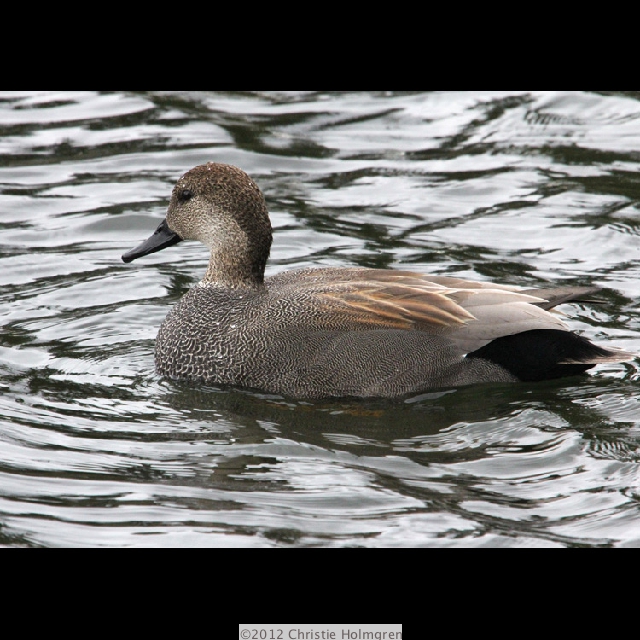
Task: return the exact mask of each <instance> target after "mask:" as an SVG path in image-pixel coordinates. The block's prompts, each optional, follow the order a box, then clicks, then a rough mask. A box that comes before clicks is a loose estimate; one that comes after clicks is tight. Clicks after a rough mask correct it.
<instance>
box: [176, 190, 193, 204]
mask: <svg viewBox="0 0 640 640" xmlns="http://www.w3.org/2000/svg"><path fill="white" fill-rule="evenodd" d="M191 198H193V191H191V189H183V190H182V191H179V192H178V200H179V201H180V202H189V200H191Z"/></svg>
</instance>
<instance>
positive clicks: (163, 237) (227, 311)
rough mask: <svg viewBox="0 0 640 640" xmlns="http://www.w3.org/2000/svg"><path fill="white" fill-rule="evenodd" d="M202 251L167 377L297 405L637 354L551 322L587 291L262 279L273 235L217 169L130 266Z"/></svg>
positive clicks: (178, 204) (179, 191)
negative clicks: (200, 274) (186, 246)
mask: <svg viewBox="0 0 640 640" xmlns="http://www.w3.org/2000/svg"><path fill="white" fill-rule="evenodd" d="M183 240H199V241H200V242H203V243H204V244H205V245H206V246H207V247H209V249H210V251H211V259H210V262H209V268H208V269H207V272H206V274H205V276H204V279H203V280H202V281H201V282H200V283H199V284H198V285H196V286H195V287H193V288H192V289H191V290H190V291H189V292H188V293H187V294H186V295H185V296H184V297H183V298H182V299H181V300H180V302H178V304H177V305H176V306H175V307H174V308H173V309H172V310H171V312H170V313H169V315H168V316H167V318H166V319H165V321H164V322H163V324H162V326H161V328H160V331H159V333H158V338H157V340H156V349H155V360H156V369H157V371H158V373H159V374H161V375H164V376H167V377H169V378H171V379H174V380H188V381H197V382H201V383H203V384H210V385H230V386H234V387H243V388H250V389H255V390H259V391H263V392H267V393H273V394H278V395H284V396H289V397H292V398H300V399H313V398H316V399H317V398H328V397H334V398H335V397H348V396H350V397H361V398H372V397H384V398H398V397H402V396H407V395H409V394H415V393H419V392H422V391H425V390H428V389H434V388H443V387H453V386H460V385H468V384H473V383H486V382H517V381H525V382H533V381H540V380H548V379H553V378H561V377H565V376H573V375H576V374H580V373H584V372H585V371H587V370H588V369H591V368H592V367H593V366H595V365H596V364H599V363H605V362H624V361H627V360H630V359H632V358H634V357H635V356H634V354H632V353H628V352H625V351H622V350H619V349H615V348H611V347H603V346H597V345H594V344H592V343H591V342H589V340H587V339H585V338H583V337H581V336H579V335H576V334H574V333H572V332H570V331H569V329H568V328H567V327H566V325H565V324H564V323H563V322H562V321H561V320H560V319H559V318H558V317H557V315H554V314H552V313H550V312H549V310H550V309H552V308H553V307H555V306H556V305H558V304H561V303H565V302H571V301H574V302H587V301H588V297H589V296H590V295H592V294H593V293H594V291H596V290H595V289H587V288H561V289H543V290H522V289H518V288H514V287H508V286H502V285H495V284H490V283H483V282H470V281H467V280H462V279H459V278H454V277H445V276H426V275H421V274H418V273H413V272H410V271H394V270H386V269H364V268H349V267H346V268H342V267H338V268H318V269H303V270H298V271H290V272H286V273H281V274H278V275H275V276H271V277H268V278H265V276H264V271H265V265H266V263H267V259H268V257H269V253H270V250H271V241H272V229H271V223H270V220H269V213H268V210H267V206H266V203H265V199H264V196H263V195H262V193H261V191H260V189H259V188H258V186H257V185H256V183H255V182H254V181H253V180H252V179H251V178H250V177H249V176H248V175H247V174H246V173H245V172H244V171H242V170H240V169H238V168H236V167H233V166H229V165H225V164H215V163H210V164H207V165H203V166H199V167H195V168H194V169H192V170H191V171H189V172H188V173H186V174H185V175H184V176H182V178H180V180H178V183H177V184H176V186H175V188H174V190H173V194H172V197H171V202H170V204H169V210H168V213H167V218H166V220H165V221H163V222H162V224H161V225H160V226H159V227H158V229H157V230H156V232H155V233H154V234H153V236H152V237H151V238H149V239H148V240H147V241H146V242H144V243H143V244H142V245H140V246H139V247H138V248H136V249H134V250H133V251H130V252H129V253H127V254H125V255H124V256H123V257H122V258H123V260H124V261H125V262H127V263H128V262H131V261H133V260H135V259H137V258H140V257H142V256H146V255H148V254H151V253H155V252H156V251H160V250H162V249H165V248H167V247H170V246H172V245H175V244H177V243H178V242H181V241H183Z"/></svg>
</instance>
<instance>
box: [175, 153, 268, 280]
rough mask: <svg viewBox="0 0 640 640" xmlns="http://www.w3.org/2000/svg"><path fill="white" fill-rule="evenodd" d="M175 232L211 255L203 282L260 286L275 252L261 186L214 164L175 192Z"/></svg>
mask: <svg viewBox="0 0 640 640" xmlns="http://www.w3.org/2000/svg"><path fill="white" fill-rule="evenodd" d="M167 224H168V226H169V228H170V229H171V231H173V232H174V233H177V234H178V235H179V236H180V237H181V238H182V239H183V240H198V241H200V242H202V243H204V244H205V245H207V246H208V247H209V248H210V249H211V261H210V264H209V269H208V270H207V273H206V275H205V277H204V280H203V282H205V283H212V284H220V285H224V286H231V287H238V286H256V285H260V284H262V282H263V281H264V270H265V266H266V262H267V259H268V258H269V252H270V250H271V241H272V230H271V222H270V221H269V213H268V211H267V205H266V203H265V200H264V196H263V195H262V193H261V191H260V189H259V188H258V185H257V184H256V183H255V182H254V181H253V180H252V179H251V178H250V177H249V176H248V175H247V174H246V173H245V172H244V171H242V170H241V169H238V168H237V167H233V166H231V165H227V164H218V163H213V162H210V163H209V164H206V165H201V166H199V167H195V168H194V169H191V171H189V172H187V173H186V174H185V175H183V176H182V177H181V178H180V179H179V180H178V182H177V184H176V186H175V187H174V189H173V194H172V196H171V203H170V204H169V210H168V212H167Z"/></svg>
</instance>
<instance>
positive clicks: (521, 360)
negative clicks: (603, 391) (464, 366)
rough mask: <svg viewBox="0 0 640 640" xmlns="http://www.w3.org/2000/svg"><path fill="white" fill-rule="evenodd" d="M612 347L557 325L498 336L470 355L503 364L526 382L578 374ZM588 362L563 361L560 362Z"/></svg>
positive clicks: (586, 369)
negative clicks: (596, 343)
mask: <svg viewBox="0 0 640 640" xmlns="http://www.w3.org/2000/svg"><path fill="white" fill-rule="evenodd" d="M607 355H609V351H607V350H606V349H602V348H601V347H598V346H596V345H595V344H592V343H591V342H589V340H587V339H586V338H583V337H581V336H578V335H576V334H575V333H570V332H569V331H560V330H557V329H535V330H533V331H525V332H523V333H517V334H516V335H513V336H505V337H503V338H498V339H497V340H494V341H493V342H490V343H489V344H488V345H485V346H484V347H482V349H478V350H477V351H474V352H473V353H470V354H468V355H467V358H484V359H485V360H490V361H491V362H494V363H495V364H498V365H500V366H501V367H504V368H505V369H507V371H509V372H510V373H512V374H513V375H514V376H516V377H517V378H519V379H520V380H522V381H523V382H540V381H542V380H553V379H555V378H565V377H567V376H575V375H579V374H581V373H584V372H585V371H588V370H589V369H591V368H593V367H595V364H593V360H594V359H597V358H602V357H606V356H607ZM566 361H571V362H579V363H580V362H584V363H585V364H560V363H561V362H566Z"/></svg>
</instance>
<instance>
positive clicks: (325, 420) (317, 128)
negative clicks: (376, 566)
mask: <svg viewBox="0 0 640 640" xmlns="http://www.w3.org/2000/svg"><path fill="white" fill-rule="evenodd" d="M639 99H640V93H639V92H625V91H619V92H615V91H571V92H561V91H554V92H545V91H483V92H481V91H472V92H416V91H401V92H391V91H364V92H362V91H361V92H322V91H270V92H228V91H227V92H225V91H218V92H215V91H211V92H207V91H189V92H186V91H140V92H131V91H128V92H124V91H105V92H95V91H63V92H54V91H41V92H36V91H14V92H0V545H3V546H34V547H37V546H44V547H62V546H110V547H119V546H189V545H194V546H250V547H260V546H264V547H277V546H284V547H291V546H363V547H383V546H386V547H391V546H400V547H406V546H455V547H463V546H466V547H469V546H491V547H495V546H510V547H517V546H638V545H640V533H639V531H640V410H639V409H640V407H639V406H638V397H639V396H638V378H639V374H638V363H637V362H636V363H629V364H620V365H607V366H600V367H598V368H597V369H596V370H595V371H594V372H592V374H590V375H588V376H585V377H583V378H572V379H568V380H563V381H558V382H553V383H544V384H539V385H487V386H479V387H470V388H466V389H458V390H449V391H444V392H440V393H433V394H425V395H422V396H420V397H417V398H410V399H409V400H407V401H406V402H382V401H379V402H356V401H343V402H324V403H305V402H291V401H288V400H286V399H283V398H278V397H271V396H264V395H260V394H255V393H249V392H243V391H232V390H220V389H202V388H197V387H189V386H181V385H176V384H173V383H171V382H168V381H165V380H162V379H160V378H158V377H157V376H156V375H155V373H154V371H153V341H154V338H155V334H156V332H157V329H158V326H159V325H160V323H161V322H162V320H163V318H164V316H165V315H166V314H167V312H168V310H169V309H170V308H171V306H172V305H173V304H175V302H176V301H177V300H178V299H179V298H180V297H181V296H182V295H183V294H184V293H185V292H186V291H187V290H188V288H189V287H190V286H192V285H193V284H194V283H195V282H197V281H198V279H199V278H200V277H201V276H202V274H203V273H204V269H205V268H206V263H207V255H206V251H205V250H204V248H203V247H201V246H198V245H197V244H195V243H184V244H182V245H180V246H179V247H176V248H173V249H169V250H167V251H164V252H162V253H160V254H156V255H153V256H151V257H149V258H147V259H145V260H144V261H141V262H139V263H135V264H134V265H124V264H122V262H121V261H120V255H121V254H122V253H124V252H125V251H126V250H128V249H130V248H132V247H133V246H135V245H136V244H138V243H139V242H140V241H141V240H142V239H144V238H146V237H147V236H148V235H149V234H150V232H151V231H152V230H153V229H154V228H155V226H156V225H157V224H158V222H159V221H160V220H161V219H162V217H163V215H164V213H165V210H166V205H167V201H168V196H169V194H170V191H171V188H172V186H173V184H174V182H175V180H176V179H177V178H178V177H179V176H180V175H182V174H183V173H184V172H185V171H187V170H188V169H190V168H191V167H193V166H195V165H197V164H201V163H204V162H207V161H219V162H228V163H232V164H236V165H238V166H240V167H242V168H243V169H245V170H246V171H247V172H248V173H250V174H251V175H252V176H253V177H254V178H255V180H256V181H257V182H258V183H259V184H260V186H261V187H262V189H263V191H264V193H265V196H266V198H267V201H268V204H269V207H270V210H271V212H272V220H273V224H274V228H275V241H274V247H273V251H272V260H271V262H270V264H269V266H268V273H270V274H273V273H277V272H279V271H282V270H285V269H290V268H297V267H307V266H347V265H359V266H367V267H395V268H403V269H413V270H417V271H420V270H422V271H427V272H430V273H434V274H455V275H460V276H463V277H469V278H473V279H477V280H489V279H493V280H496V281H499V282H502V283H505V284H513V285H522V286H529V287H534V286H538V285H545V286H549V285H563V284H574V285H598V286H602V287H605V291H604V293H603V295H602V298H603V301H604V304H602V305H598V306H595V307H580V306H569V307H564V308H563V310H564V311H565V312H566V313H568V314H569V317H568V320H567V321H568V323H569V324H570V325H571V327H572V328H573V329H574V330H576V331H578V332H580V333H582V334H583V335H586V336H587V337H589V338H591V339H594V340H596V341H599V342H602V343H605V344H608V345H611V346H619V347H623V348H625V349H629V350H634V351H637V352H640V314H639V313H638V304H637V301H638V300H639V299H640V278H639V271H640V251H639V247H640V244H639V241H638V240H639V238H638V236H639V232H640V222H639V221H640V216H639V206H640V171H639V167H640V164H639V162H640V101H639Z"/></svg>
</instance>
